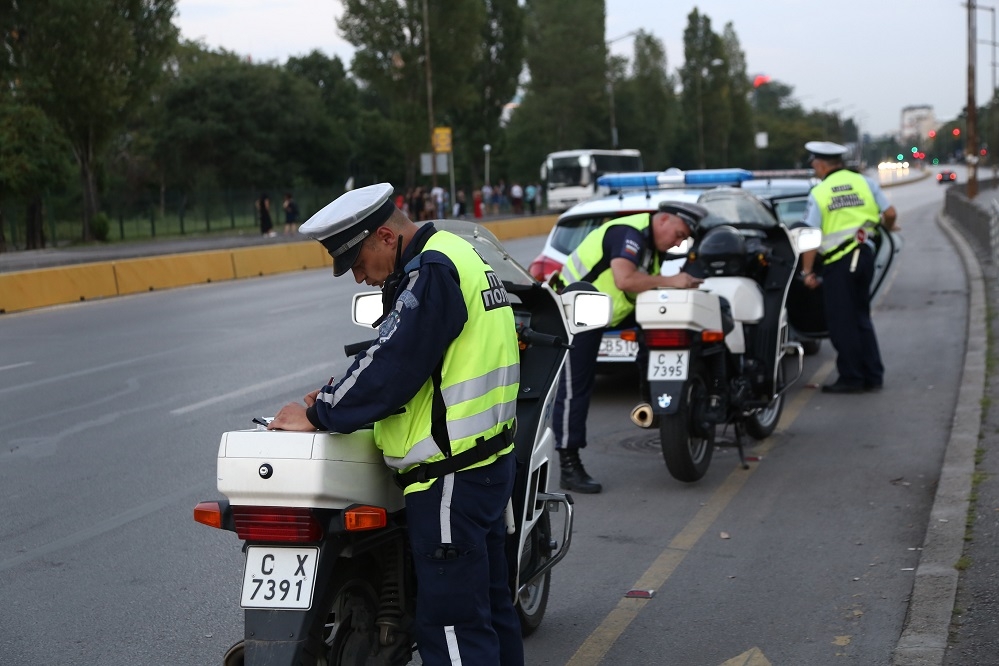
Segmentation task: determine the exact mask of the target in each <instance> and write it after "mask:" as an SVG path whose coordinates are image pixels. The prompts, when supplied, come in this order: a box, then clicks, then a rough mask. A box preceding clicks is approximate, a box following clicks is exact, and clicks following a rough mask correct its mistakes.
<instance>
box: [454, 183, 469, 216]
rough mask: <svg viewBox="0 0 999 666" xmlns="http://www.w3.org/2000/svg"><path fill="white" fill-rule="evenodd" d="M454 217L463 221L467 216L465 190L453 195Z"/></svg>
mask: <svg viewBox="0 0 999 666" xmlns="http://www.w3.org/2000/svg"><path fill="white" fill-rule="evenodd" d="M454 216H455V217H456V218H458V219H459V220H464V219H465V218H466V217H467V216H468V205H467V202H466V201H465V190H463V189H461V190H458V191H457V192H456V193H455V195H454Z"/></svg>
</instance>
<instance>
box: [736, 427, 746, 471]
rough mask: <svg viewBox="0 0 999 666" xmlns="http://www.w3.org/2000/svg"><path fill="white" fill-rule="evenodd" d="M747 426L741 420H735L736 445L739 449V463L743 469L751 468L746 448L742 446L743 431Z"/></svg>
mask: <svg viewBox="0 0 999 666" xmlns="http://www.w3.org/2000/svg"><path fill="white" fill-rule="evenodd" d="M744 428H745V426H743V424H742V423H740V422H739V421H736V422H735V446H736V448H738V449H739V465H740V466H741V467H742V469H749V463H748V462H746V449H745V448H744V447H743V446H742V431H743V429H744Z"/></svg>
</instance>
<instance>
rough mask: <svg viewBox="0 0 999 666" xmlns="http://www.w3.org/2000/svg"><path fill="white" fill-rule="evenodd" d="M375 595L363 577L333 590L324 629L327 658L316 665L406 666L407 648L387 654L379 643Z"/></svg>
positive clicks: (407, 659)
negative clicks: (335, 591) (331, 602)
mask: <svg viewBox="0 0 999 666" xmlns="http://www.w3.org/2000/svg"><path fill="white" fill-rule="evenodd" d="M377 615H378V595H377V593H376V592H375V590H374V588H372V587H371V585H369V584H368V583H366V582H364V581H362V580H353V581H348V582H347V583H346V584H345V585H344V586H343V587H341V588H340V590H339V591H338V592H337V593H336V597H335V598H334V599H333V606H332V608H331V609H330V615H329V622H327V624H326V628H325V629H324V631H323V640H324V642H325V643H326V646H327V649H326V659H325V660H320V661H319V664H318V666H405V665H406V664H408V663H409V661H410V655H409V652H408V650H405V649H403V650H399V651H396V652H394V653H390V652H388V651H387V650H386V648H380V649H379V645H378V627H377V625H375V619H376V617H377Z"/></svg>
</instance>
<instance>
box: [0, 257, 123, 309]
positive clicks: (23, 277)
mask: <svg viewBox="0 0 999 666" xmlns="http://www.w3.org/2000/svg"><path fill="white" fill-rule="evenodd" d="M117 295H118V285H117V283H116V281H115V275H114V268H113V267H112V265H111V263H110V262H99V263H94V264H80V265H77V266H63V267H59V268H40V269H37V270H33V271H19V272H15V273H2V274H0V312H18V311H20V310H30V309H32V308H43V307H47V306H49V305H59V304H62V303H75V302H77V301H86V300H90V299H94V298H105V297H107V296H117Z"/></svg>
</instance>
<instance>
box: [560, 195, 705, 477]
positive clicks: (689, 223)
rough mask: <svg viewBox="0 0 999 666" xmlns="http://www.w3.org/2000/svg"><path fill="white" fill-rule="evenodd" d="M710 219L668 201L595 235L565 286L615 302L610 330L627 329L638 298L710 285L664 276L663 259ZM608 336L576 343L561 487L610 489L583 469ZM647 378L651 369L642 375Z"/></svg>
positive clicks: (589, 335)
mask: <svg viewBox="0 0 999 666" xmlns="http://www.w3.org/2000/svg"><path fill="white" fill-rule="evenodd" d="M707 214H708V211H707V209H705V208H704V207H703V206H699V205H697V204H694V203H683V202H679V201H664V202H663V203H661V204H659V210H658V211H656V212H655V213H638V214H636V215H629V216H627V217H620V218H617V219H614V220H611V221H609V222H606V223H605V224H603V225H602V226H600V227H598V228H597V229H594V230H593V231H591V232H590V233H589V234H587V236H586V238H584V239H583V242H582V243H580V244H579V246H578V247H577V248H576V249H575V251H573V253H572V254H570V255H569V257H568V259H566V263H565V267H564V268H563V269H562V279H563V281H565V282H576V281H580V280H582V281H585V282H589V283H591V284H592V285H593V286H594V287H596V288H597V289H599V290H600V291H602V292H604V293H605V294H607V295H609V296H610V297H611V304H612V309H613V312H612V316H611V321H610V326H612V327H614V326H626V325H627V322H626V320H629V319H631V318H633V315H634V312H635V295H636V294H638V293H639V292H643V291H647V290H649V289H655V288H656V287H679V288H683V289H687V288H692V287H696V286H697V285H699V284H700V283H701V282H702V280H700V279H698V278H695V277H693V276H692V275H690V274H688V273H683V272H681V273H678V274H676V275H670V276H664V275H660V274H659V268H660V265H661V264H662V261H663V256H664V255H665V253H666V251H667V250H669V249H670V248H671V247H676V246H678V245H680V243H682V242H683V241H684V240H686V239H687V238H688V237H689V236H690V235H691V234H693V233H694V232H695V231H696V230H697V226H698V224H700V221H701V220H702V219H704V217H705V216H706V215H707ZM603 333H604V329H598V330H594V331H587V332H585V333H580V334H578V335H576V336H575V337H574V338H573V340H572V349H571V350H570V351H569V355H568V360H567V361H566V367H565V369H564V370H563V372H562V376H561V378H560V380H559V386H558V394H557V396H556V399H555V410H554V416H553V420H552V430H553V432H554V434H555V448H556V449H557V450H558V452H559V464H560V467H561V479H560V486H561V487H562V488H563V489H566V490H574V491H577V492H581V493H599V492H600V491H601V490H602V488H603V487H602V486H601V485H600V484H599V483H598V482H597V481H595V480H594V479H593V478H592V477H591V476H590V475H589V474H587V473H586V470H585V469H584V468H583V463H582V461H581V460H580V458H579V450H580V449H582V448H584V447H585V446H586V417H587V414H588V413H589V410H590V396H591V394H592V393H593V383H594V379H595V377H596V374H597V353H598V352H599V350H600V340H601V338H602V337H603ZM641 371H642V372H644V369H641Z"/></svg>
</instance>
